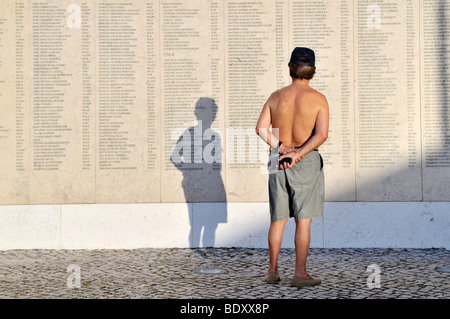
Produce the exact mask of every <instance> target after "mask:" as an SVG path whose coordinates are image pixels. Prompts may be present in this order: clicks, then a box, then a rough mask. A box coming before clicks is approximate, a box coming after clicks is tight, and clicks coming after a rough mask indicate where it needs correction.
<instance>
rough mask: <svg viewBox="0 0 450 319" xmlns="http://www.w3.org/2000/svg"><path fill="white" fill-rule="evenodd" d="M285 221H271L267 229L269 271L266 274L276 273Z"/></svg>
mask: <svg viewBox="0 0 450 319" xmlns="http://www.w3.org/2000/svg"><path fill="white" fill-rule="evenodd" d="M286 222H287V219H285V220H280V221H271V222H270V228H269V236H268V241H269V270H268V272H267V273H272V272H275V273H278V255H279V254H280V248H281V241H282V239H283V230H284V226H285V225H286Z"/></svg>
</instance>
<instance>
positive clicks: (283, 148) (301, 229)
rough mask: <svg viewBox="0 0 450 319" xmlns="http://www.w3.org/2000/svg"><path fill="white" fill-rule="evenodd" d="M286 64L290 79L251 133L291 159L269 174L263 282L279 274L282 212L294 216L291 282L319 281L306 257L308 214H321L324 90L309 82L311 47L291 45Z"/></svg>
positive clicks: (325, 124)
mask: <svg viewBox="0 0 450 319" xmlns="http://www.w3.org/2000/svg"><path fill="white" fill-rule="evenodd" d="M289 69H290V76H291V78H292V84H291V85H289V86H287V87H285V88H282V89H280V90H277V91H275V92H274V93H272V95H271V96H270V97H269V99H268V100H267V102H266V103H265V105H264V107H263V109H262V111H261V115H260V117H259V120H258V124H257V125H256V133H257V134H258V135H259V136H260V137H261V138H262V139H263V140H264V141H265V142H266V143H267V144H269V145H270V146H271V148H272V150H274V151H276V152H278V153H279V154H280V157H279V160H280V161H281V160H283V159H284V158H290V159H291V161H292V162H291V163H283V162H279V163H280V164H279V165H278V166H279V169H278V170H276V171H275V172H272V173H271V174H270V175H269V198H270V214H271V224H270V229H269V234H268V244H269V269H268V272H267V275H266V282H267V283H277V282H278V281H279V280H280V276H279V274H278V264H277V263H278V255H279V252H280V248H281V241H282V237H283V230H284V226H285V224H286V222H287V220H288V218H289V217H294V218H295V224H296V229H295V254H296V258H295V273H294V278H293V280H292V285H293V286H299V287H300V286H312V285H318V284H320V282H321V281H320V279H318V278H313V277H311V276H310V275H309V274H308V273H307V271H306V258H307V255H308V251H309V246H310V237H311V232H310V225H311V221H312V218H314V217H322V216H323V202H324V176H323V170H322V168H323V161H322V157H321V156H320V154H319V152H318V149H317V148H318V147H319V146H320V145H322V144H323V143H324V142H325V141H326V139H327V137H328V125H329V124H328V118H329V111H328V102H327V99H326V98H325V96H324V95H323V94H321V93H319V92H317V91H316V90H314V89H312V88H311V87H310V86H309V81H310V80H311V79H312V77H313V76H314V73H315V55H314V51H312V50H310V49H308V48H295V49H294V51H293V52H292V55H291V60H290V62H289ZM270 126H272V133H271V132H270V131H269V128H270ZM274 128H275V130H274ZM263 132H264V134H263ZM277 132H278V134H277Z"/></svg>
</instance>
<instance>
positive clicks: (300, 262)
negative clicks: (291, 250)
mask: <svg viewBox="0 0 450 319" xmlns="http://www.w3.org/2000/svg"><path fill="white" fill-rule="evenodd" d="M310 242H311V218H309V219H295V275H296V276H298V277H301V278H309V277H310V276H309V275H308V273H307V272H306V258H307V256H308V251H309V244H310Z"/></svg>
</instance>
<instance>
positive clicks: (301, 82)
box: [292, 79, 309, 86]
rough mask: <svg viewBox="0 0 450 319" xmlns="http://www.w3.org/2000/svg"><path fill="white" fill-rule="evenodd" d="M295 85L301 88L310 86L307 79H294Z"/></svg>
mask: <svg viewBox="0 0 450 319" xmlns="http://www.w3.org/2000/svg"><path fill="white" fill-rule="evenodd" d="M292 84H293V85H299V86H309V80H305V79H292Z"/></svg>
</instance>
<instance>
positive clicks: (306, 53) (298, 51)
mask: <svg viewBox="0 0 450 319" xmlns="http://www.w3.org/2000/svg"><path fill="white" fill-rule="evenodd" d="M300 57H305V58H307V59H308V60H309V62H303V61H299V59H298V58H300ZM291 62H292V63H295V64H298V65H305V66H314V65H315V63H316V55H315V54H314V51H313V50H311V49H308V48H295V49H294V51H292V54H291Z"/></svg>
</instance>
